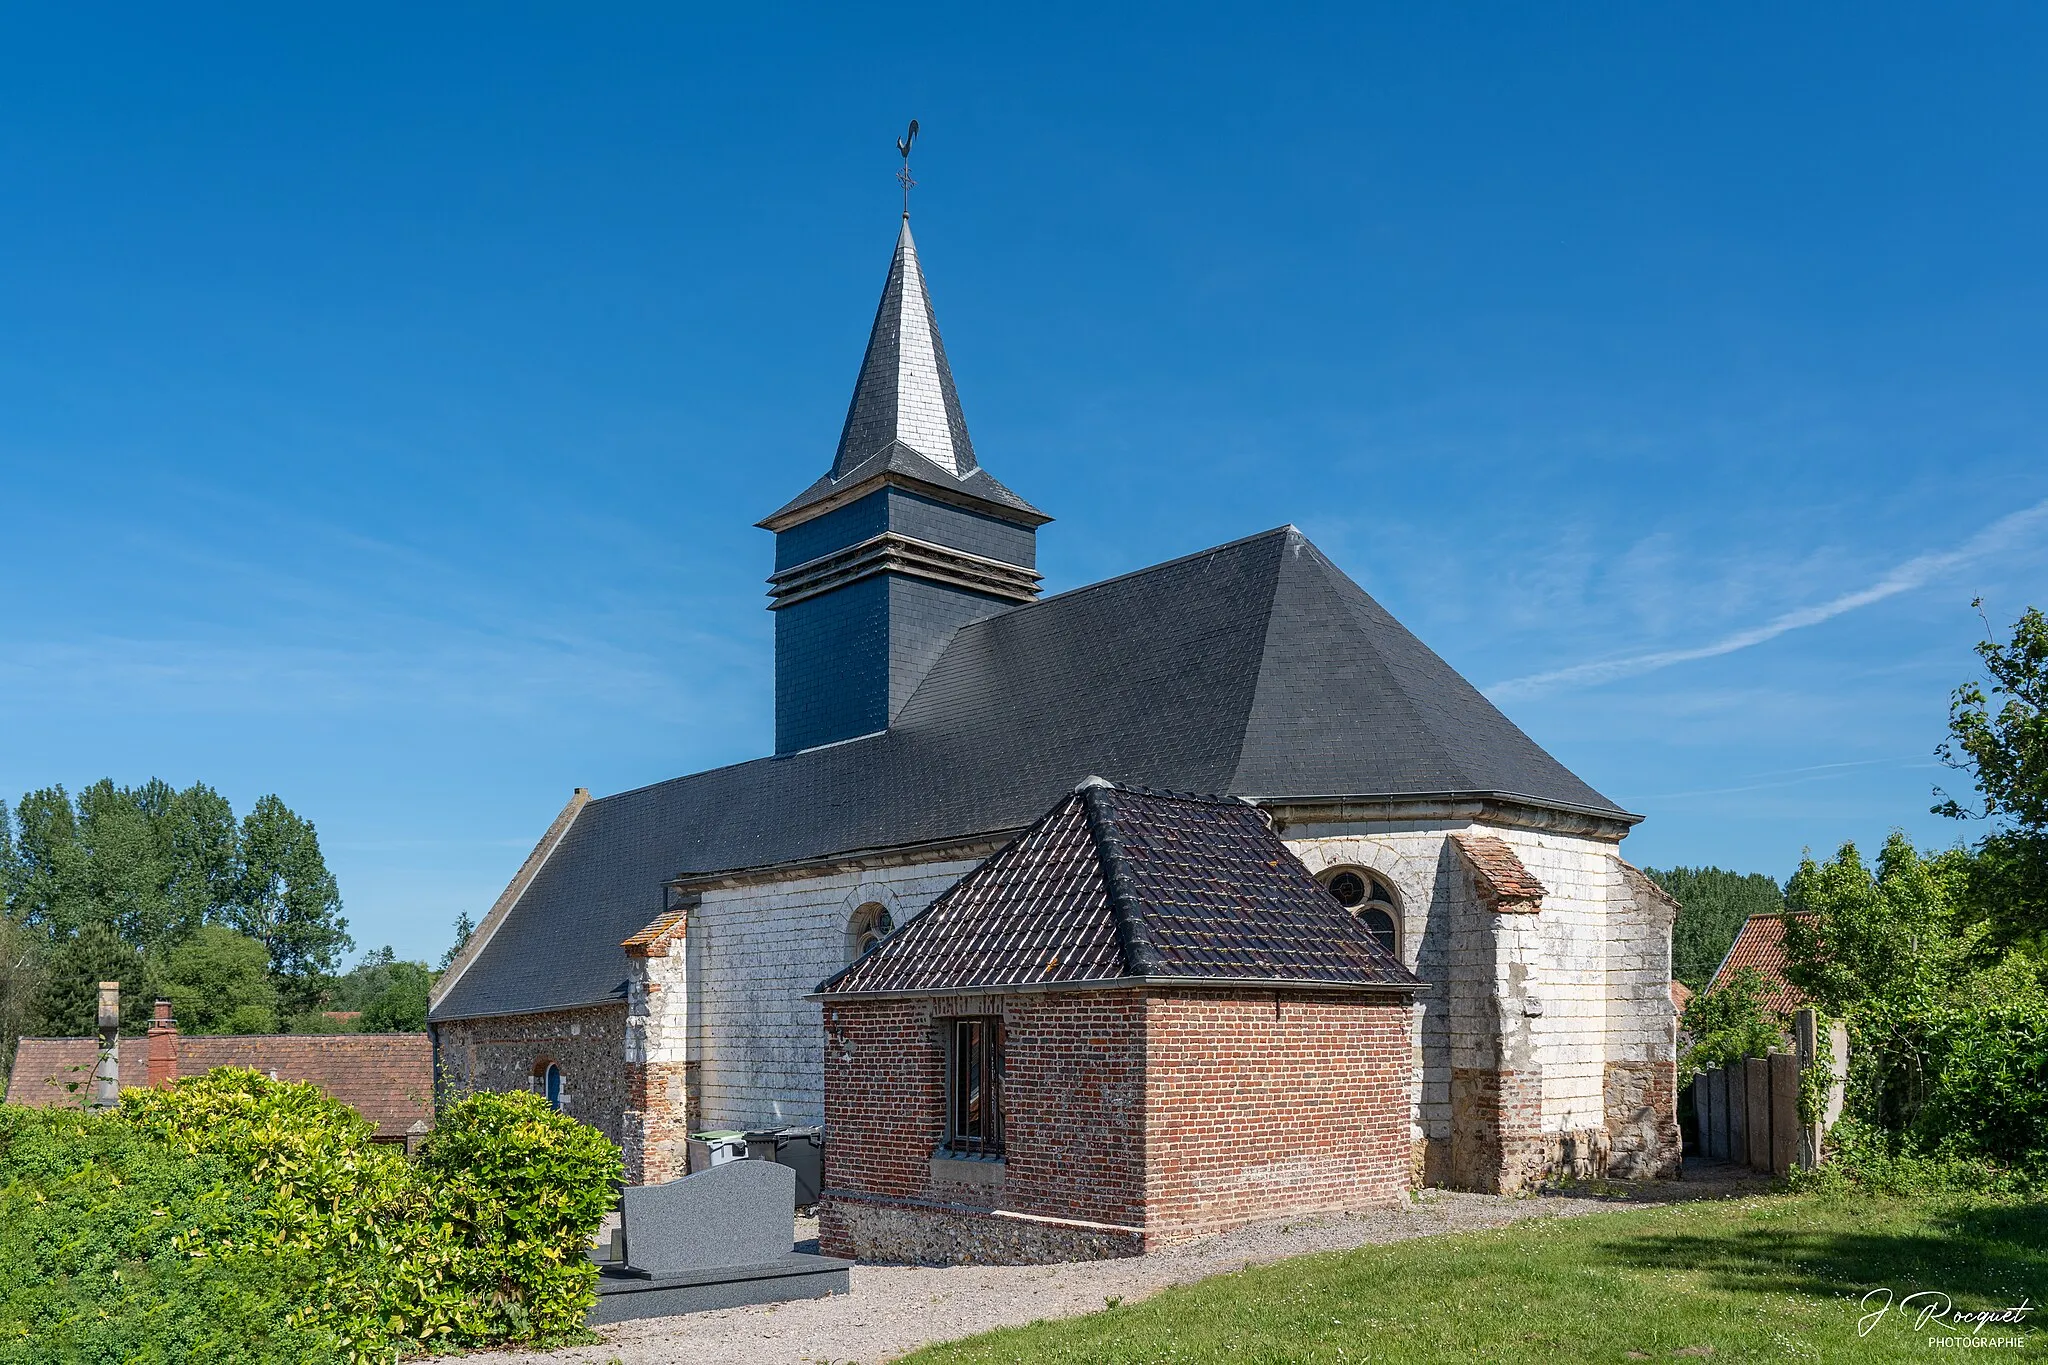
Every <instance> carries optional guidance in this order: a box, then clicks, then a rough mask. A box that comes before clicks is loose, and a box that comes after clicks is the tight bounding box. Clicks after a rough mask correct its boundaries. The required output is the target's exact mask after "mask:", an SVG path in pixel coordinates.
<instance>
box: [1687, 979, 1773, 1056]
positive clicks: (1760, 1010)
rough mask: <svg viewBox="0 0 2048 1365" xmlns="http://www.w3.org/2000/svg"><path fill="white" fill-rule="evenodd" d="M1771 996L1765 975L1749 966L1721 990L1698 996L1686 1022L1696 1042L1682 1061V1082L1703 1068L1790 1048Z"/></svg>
mask: <svg viewBox="0 0 2048 1365" xmlns="http://www.w3.org/2000/svg"><path fill="white" fill-rule="evenodd" d="M1769 994H1770V991H1769V986H1768V983H1766V982H1765V980H1764V975H1763V973H1762V972H1760V971H1758V970H1757V969H1756V968H1754V967H1744V968H1743V969H1742V970H1741V971H1739V972H1736V973H1735V974H1734V975H1733V977H1732V978H1731V979H1729V980H1728V981H1725V982H1723V983H1722V984H1721V987H1720V989H1718V990H1712V991H1701V992H1700V993H1699V994H1698V995H1695V996H1694V997H1693V998H1692V1002H1691V1003H1690V1004H1688V1005H1687V1006H1686V1007H1685V1019H1684V1021H1683V1023H1682V1027H1683V1028H1684V1030H1685V1033H1686V1036H1687V1037H1689V1038H1690V1039H1691V1040H1692V1042H1691V1043H1690V1045H1688V1046H1687V1048H1686V1049H1685V1055H1684V1056H1683V1057H1681V1058H1680V1059H1679V1062H1678V1077H1679V1083H1680V1084H1681V1085H1683V1084H1684V1083H1685V1082H1687V1081H1689V1080H1691V1078H1692V1077H1694V1076H1696V1075H1698V1074H1699V1073H1700V1072H1702V1071H1711V1070H1713V1069H1714V1068H1715V1067H1717V1066H1722V1065H1724V1064H1726V1063H1728V1062H1733V1061H1737V1060H1739V1059H1741V1058H1744V1057H1768V1056H1769V1055H1770V1054H1771V1053H1772V1052H1773V1051H1775V1050H1777V1049H1779V1048H1781V1047H1783V1046H1784V1042H1785V1021H1784V1020H1783V1019H1780V1018H1778V1017H1777V1016H1776V1015H1775V1014H1773V1013H1772V1012H1771V1011H1770V1010H1769V1009H1767V1008H1766V1007H1765V1005H1764V1000H1765V998H1766V997H1767V996H1768V995H1769Z"/></svg>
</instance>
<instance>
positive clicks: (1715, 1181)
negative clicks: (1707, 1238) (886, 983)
mask: <svg viewBox="0 0 2048 1365" xmlns="http://www.w3.org/2000/svg"><path fill="white" fill-rule="evenodd" d="M1686 1175H1687V1178H1686V1179H1685V1180H1683V1181H1677V1182H1671V1183H1668V1184H1659V1185H1649V1186H1643V1187H1638V1188H1636V1189H1634V1190H1630V1191H1628V1192H1626V1193H1621V1192H1617V1193H1615V1194H1610V1195H1608V1196H1607V1197H1605V1198H1599V1197H1575V1196H1570V1195H1545V1196H1542V1197H1539V1198H1524V1199H1504V1198H1499V1197H1496V1196H1492V1195H1482V1194H1458V1193H1451V1192H1448V1191H1439V1190H1430V1191H1426V1192H1424V1193H1423V1194H1422V1195H1420V1196H1419V1197H1418V1198H1417V1199H1416V1200H1415V1202H1413V1203H1412V1204H1410V1205H1408V1206H1407V1207H1404V1208H1390V1209H1383V1210H1375V1211H1373V1212H1370V1213H1361V1214H1350V1215H1343V1216H1336V1217H1322V1218H1301V1219H1289V1220H1282V1221H1277V1222H1272V1223H1264V1224H1259V1225H1256V1226H1253V1227H1247V1228H1240V1229H1237V1230H1236V1231H1234V1232H1229V1233H1225V1234H1223V1235H1222V1236H1219V1237H1212V1238H1208V1239H1206V1240H1204V1241H1200V1242H1195V1243H1191V1244H1189V1245H1187V1246H1182V1247H1176V1248H1173V1249H1171V1250H1168V1251H1162V1252H1156V1253H1154V1254H1153V1255H1150V1256H1142V1257H1135V1258H1132V1259H1129V1260H1119V1261H1082V1262H1075V1263H1070V1264H1065V1265H1039V1266H949V1267H942V1268H941V1267H929V1266H866V1265H864V1266H856V1267H854V1270H853V1275H852V1278H853V1292H852V1293H851V1294H845V1295H837V1296H834V1297H832V1298H827V1299H809V1300H805V1301H802V1302H798V1303H785V1304H776V1305H772V1306H761V1307H754V1308H734V1309H728V1310H726V1311H723V1312H715V1313H693V1314H688V1315H685V1316H680V1317H672V1318H650V1319H645V1320H643V1321H639V1322H625V1323H618V1324H615V1325H613V1326H608V1327H604V1328H601V1329H599V1330H600V1332H601V1333H602V1335H603V1336H604V1339H605V1340H604V1344H603V1345H599V1346H576V1347H570V1348H568V1349H565V1350H561V1351H552V1352H547V1353H541V1354H532V1353H525V1354H511V1353H506V1354H497V1353H493V1354H490V1355H488V1356H486V1357H484V1359H487V1360H489V1361H491V1362H492V1365H498V1362H505V1365H512V1362H521V1363H522V1365H524V1363H526V1362H533V1363H534V1365H538V1362H542V1361H547V1362H562V1363H564V1365H566V1363H567V1362H586V1363H587V1365H607V1363H608V1362H611V1361H619V1362H621V1365H654V1362H670V1361H675V1362H683V1361H687V1362H690V1363H691V1365H783V1362H825V1361H831V1362H837V1363H839V1365H845V1363H847V1362H860V1363H861V1365H879V1362H882V1361H887V1360H893V1359H894V1358H895V1357H897V1356H900V1355H902V1354H904V1353H905V1352H907V1351H911V1350H915V1349H916V1348H917V1347H920V1346H926V1345H929V1344H931V1343H933V1342H937V1341H950V1340H953V1339H955V1338H957V1337H966V1336H973V1335H974V1334H975V1333H977V1332H986V1331H988V1330H990V1329H991V1328H996V1327H1011V1326H1019V1325H1022V1324H1024V1323H1028V1322H1034V1321H1036V1320H1038V1319H1040V1318H1062V1317H1073V1316H1075V1315H1077V1314H1081V1313H1089V1312H1094V1311H1096V1310H1098V1309H1100V1308H1102V1307H1103V1306H1104V1300H1106V1299H1108V1298H1111V1297H1115V1298H1120V1299H1122V1300H1123V1301H1124V1302H1127V1303H1129V1302H1135V1301H1136V1300H1139V1299H1142V1298H1145V1297H1146V1296H1148V1295H1151V1294H1154V1293H1157V1292H1158V1291H1159V1290H1161V1289H1165V1288H1167V1287H1168V1286H1169V1285H1176V1284H1184V1283H1187V1282H1188V1281H1190V1280H1199V1279H1204V1278H1206V1277H1208V1276H1210V1275H1220V1274H1223V1273H1225V1272H1227V1271H1232V1270H1241V1269H1243V1268H1244V1267H1245V1266H1247V1265H1255V1264H1258V1263H1260V1262H1264V1261H1276V1260H1280V1259H1282V1258H1284V1257H1288V1256H1301V1255H1305V1254H1308V1253H1311V1252H1318V1251H1343V1250H1346V1249H1348V1248H1351V1247H1357V1246H1367V1245H1370V1244H1373V1243H1377V1242H1395V1241H1400V1240H1402V1239H1404V1238H1409V1237H1430V1236H1434V1235H1436V1234H1438V1233H1446V1232H1465V1231H1469V1230H1473V1229H1477V1228H1492V1227H1501V1226H1503V1225H1505V1224H1508V1223H1517V1222H1520V1221H1522V1220H1523V1219H1527V1218H1569V1217H1574V1216H1577V1215H1579V1214H1586V1213H1593V1212H1596V1211H1599V1210H1611V1209H1614V1208H1616V1207H1617V1206H1625V1205H1626V1204H1628V1203H1630V1202H1658V1203H1662V1202H1667V1201H1670V1200H1673V1199H1687V1198H1691V1199H1699V1198H1714V1197H1717V1196H1726V1195H1731V1194H1737V1193H1747V1192H1750V1191H1751V1190H1754V1189H1756V1188H1758V1186H1759V1182H1757V1181H1755V1180H1753V1179H1751V1178H1748V1175H1749V1173H1748V1172H1746V1171H1743V1172H1740V1173H1738V1172H1737V1171H1735V1170H1734V1169H1733V1168H1730V1167H1725V1166H1720V1167H1716V1166H1695V1165H1694V1163H1692V1162H1688V1163H1687V1171H1686ZM815 1235H816V1226H815V1224H812V1223H808V1221H807V1220H806V1221H800V1222H799V1224H798V1226H797V1237H798V1239H799V1241H802V1240H803V1239H805V1238H808V1237H812V1236H815ZM800 1249H803V1250H812V1249H814V1248H812V1247H802V1248H800Z"/></svg>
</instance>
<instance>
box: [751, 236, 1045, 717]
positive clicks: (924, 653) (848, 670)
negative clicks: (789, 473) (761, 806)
mask: <svg viewBox="0 0 2048 1365" xmlns="http://www.w3.org/2000/svg"><path fill="white" fill-rule="evenodd" d="M1050 520H1051V518H1050V517H1048V516H1046V515H1045V514H1044V513H1043V512H1040V511H1039V510H1038V509H1037V508H1035V507H1033V506H1031V504H1030V503H1028V502H1025V501H1024V500H1023V499H1022V498H1020V497H1018V496H1017V495H1016V494H1015V493H1012V492H1011V491H1010V490H1009V489H1007V488H1005V487H1003V485H1002V484H1000V483H998V482H996V480H995V479H994V478H992V477H991V476H990V475H989V473H988V472H987V471H986V470H984V469H983V468H982V467H981V464H980V462H979V461H978V460H977V459H976V458H975V454H974V443H973V442H972V441H971V440H969V439H968V436H967V422H966V419H965V418H964V417H963V416H962V415H961V412H960V395H959V394H958V393H957V392H956V391H955V390H954V387H953V371H952V368H951V367H950V366H949V365H948V364H947V363H946V348H945V344H944V343H943V342H942V341H940V339H939V325H938V321H937V319H936V318H935V317H934V316H933V313H932V305H931V298H930V295H929V294H928V293H927V292H926V289H925V279H924V270H923V268H922V267H921V266H920V265H919V263H918V259H917V243H916V241H915V240H913V239H912V237H911V235H910V215H909V213H908V212H906V213H905V214H904V215H903V228H902V231H901V232H900V233H899V234H898V235H897V238H896V254H895V256H894V258H893V259H891V260H890V262H889V278H888V281H887V282H886V283H885V284H884V285H883V286H882V303H881V307H880V308H879V309H877V310H876V313H875V325H874V329H873V331H871V332H870V333H869V334H868V348H867V353H866V354H865V355H864V356H863V357H862V358H861V365H860V376H859V378H858V379H857V380H856V381H855V382H854V386H853V402H852V404H851V405H850V406H849V407H848V408H847V412H846V426H845V428H844V429H843V430H842V431H841V432H840V434H839V449H838V451H837V452H836V454H835V455H834V456H833V460H832V468H831V470H830V471H829V472H828V473H827V474H826V475H825V477H823V478H821V479H819V480H818V481H817V482H816V483H814V484H812V485H811V486H810V487H809V488H807V489H805V490H804V491H803V492H802V493H801V494H799V495H798V496H797V497H796V499H795V500H794V501H792V502H790V503H788V504H786V505H785V506H783V507H782V508H780V509H779V510H777V511H776V512H775V513H773V514H772V515H770V516H769V517H767V518H765V519H764V520H762V521H761V522H759V523H758V524H759V525H760V526H762V527H764V528H766V529H767V530H770V531H773V532H774V533H775V573H774V574H773V576H771V577H770V578H769V580H768V582H769V585H770V588H769V596H770V597H771V598H772V599H773V600H772V602H771V603H770V606H769V609H770V610H771V611H773V612H774V613H775V752H776V753H777V754H792V753H796V752H799V751H800V750H804V749H812V748H816V747H818V746H819V745H823V744H833V743H837V742H839V741H841V740H848V739H858V738H859V737H861V736H863V735H868V734H873V733H874V732H876V731H878V730H883V729H886V728H888V726H889V724H890V723H891V721H893V720H894V719H895V716H896V713H897V711H898V710H899V709H901V707H902V705H903V703H904V701H906V700H907V699H908V698H909V696H910V694H911V693H912V692H913V691H915V690H916V688H917V685H918V683H919V682H921V681H922V680H923V678H924V675H925V671H926V670H927V669H929V668H930V667H931V665H932V662H933V660H935V659H936V658H937V657H938V655H939V651H940V650H941V649H943V648H944V647H945V644H946V641H947V640H949V639H951V638H952V635H953V632H954V631H956V630H958V629H959V628H960V627H961V626H963V625H966V624H967V623H968V622H970V621H978V620H980V619H982V618H983V617H985V616H989V615H992V614H994V613H996V612H999V611H1004V610H1006V609H1008V608H1010V607H1013V606H1016V605H1017V604H1019V603H1022V602H1029V601H1032V600H1033V599H1035V598H1036V597H1037V596H1038V573H1037V569H1036V566H1037V559H1038V547H1037V540H1038V528H1039V527H1040V526H1042V525H1044V524H1045V523H1046V522H1048V521H1050Z"/></svg>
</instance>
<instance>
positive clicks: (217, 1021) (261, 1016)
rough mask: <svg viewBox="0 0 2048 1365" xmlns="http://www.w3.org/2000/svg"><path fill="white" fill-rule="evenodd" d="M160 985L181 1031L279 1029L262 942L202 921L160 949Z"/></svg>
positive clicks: (217, 1031)
mask: <svg viewBox="0 0 2048 1365" xmlns="http://www.w3.org/2000/svg"><path fill="white" fill-rule="evenodd" d="M157 980H158V989H159V991H160V992H161V993H162V995H163V996H164V998H166V999H168V1000H169V1001H170V1002H171V1013H172V1015H173V1016H174V1017H175V1018H176V1019H177V1021H178V1027H179V1029H180V1030H181V1031H183V1032H185V1033H200V1034H205V1033H275V1032H277V987H276V985H275V984H273V983H272V981H271V979H270V954H269V953H268V952H266V951H265V950H264V947H263V945H262V944H261V943H258V942H257V941H256V940H255V939H253V938H250V937H248V936H247V935H245V934H238V933H236V932H235V931H234V930H232V929H228V928H225V927H223V926H221V925H218V924H208V925H202V926H201V927H200V928H199V929H197V930H195V931H194V932H193V934H192V936H191V937H190V938H187V939H186V940H185V941H184V942H183V943H180V944H179V945H177V946H176V947H175V948H172V949H171V950H170V951H169V952H168V953H166V954H165V955H164V960H163V965H162V966H161V968H159V970H158V974H157Z"/></svg>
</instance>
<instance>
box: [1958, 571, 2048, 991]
mask: <svg viewBox="0 0 2048 1365" xmlns="http://www.w3.org/2000/svg"><path fill="white" fill-rule="evenodd" d="M1973 605H1975V606H1977V607H1978V608H1979V610H1981V609H1982V606H1983V602H1982V599H1979V600H1978V601H1977V602H1976V603H1974V604H1973ZM1977 657H1978V658H1979V659H1981V660H1983V663H1984V669H1985V671H1986V672H1987V673H1988V674H1989V675H1990V677H1989V679H1988V690H1987V685H1986V682H1981V681H1973V682H1968V683H1965V684H1963V685H1962V686H1961V687H1958V688H1957V689H1956V690H1955V691H1954V692H1953V693H1952V694H1950V697H1949V717H1948V730H1949V738H1948V740H1947V741H1946V742H1944V743H1943V744H1942V745H1941V747H1940V748H1939V749H1938V750H1936V753H1937V754H1938V755H1939V756H1940V758H1941V760H1942V762H1944V763H1946V764H1948V765H1949V766H1950V767H1951V768H1955V769H1957V770H1958V771H1961V772H1967V773H1969V774H1970V778H1971V781H1972V783H1973V784H1974V785H1975V786H1976V789H1977V795H1978V798H1979V801H1978V804H1977V805H1976V806H1974V807H1972V806H1966V805H1964V804H1963V803H1962V802H1960V801H1958V800H1956V799H1955V798H1953V797H1951V796H1949V795H1948V794H1947V793H1946V792H1943V791H1940V790H1939V789H1937V790H1936V792H1935V795H1936V796H1937V797H1938V798H1940V799H1939V800H1938V801H1937V802H1936V804H1935V806H1934V811H1935V813H1936V814H1937V815H1947V816H1950V817H1952V818H1954V819H1958V820H1986V821H1989V822H1990V823H1991V830H1990V832H1989V833H1988V834H1986V835H1985V837H1984V839H1983V841H1982V842H1981V843H1980V844H1979V845H1978V853H1979V855H1980V859H1979V862H1978V864H1977V866H1976V867H1975V868H1974V869H1973V873H1974V876H1973V880H1972V884H1971V887H1970V892H1971V897H1972V899H1973V900H1974V901H1976V903H1977V904H1978V905H1979V906H1981V907H1982V909H1983V911H1984V913H1985V916H1986V918H1987V919H1988V920H1989V921H1990V923H1991V927H1992V932H1993V934H1994V936H1995V937H1996V939H1997V940H1998V941H1999V942H2001V943H2014V942H2020V941H2026V942H2029V943H2031V944H2032V945H2033V947H2034V949H2035V950H2036V954H2037V955H2042V954H2043V953H2044V952H2048V617H2043V615H2042V614H2041V611H2040V610H2039V608H2036V607H2029V608H2027V610H2026V611H2025V612H2024V613H2023V614H2022V615H2021V616H2020V619H2019V620H2018V621H2017V622H2015V623H2014V625H2013V628H2012V637H2011V639H2009V640H2005V641H2000V640H1998V639H1996V638H1992V639H1987V640H1984V641H1983V642H1981V643H1980V644H1979V645H1978V646H1977Z"/></svg>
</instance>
